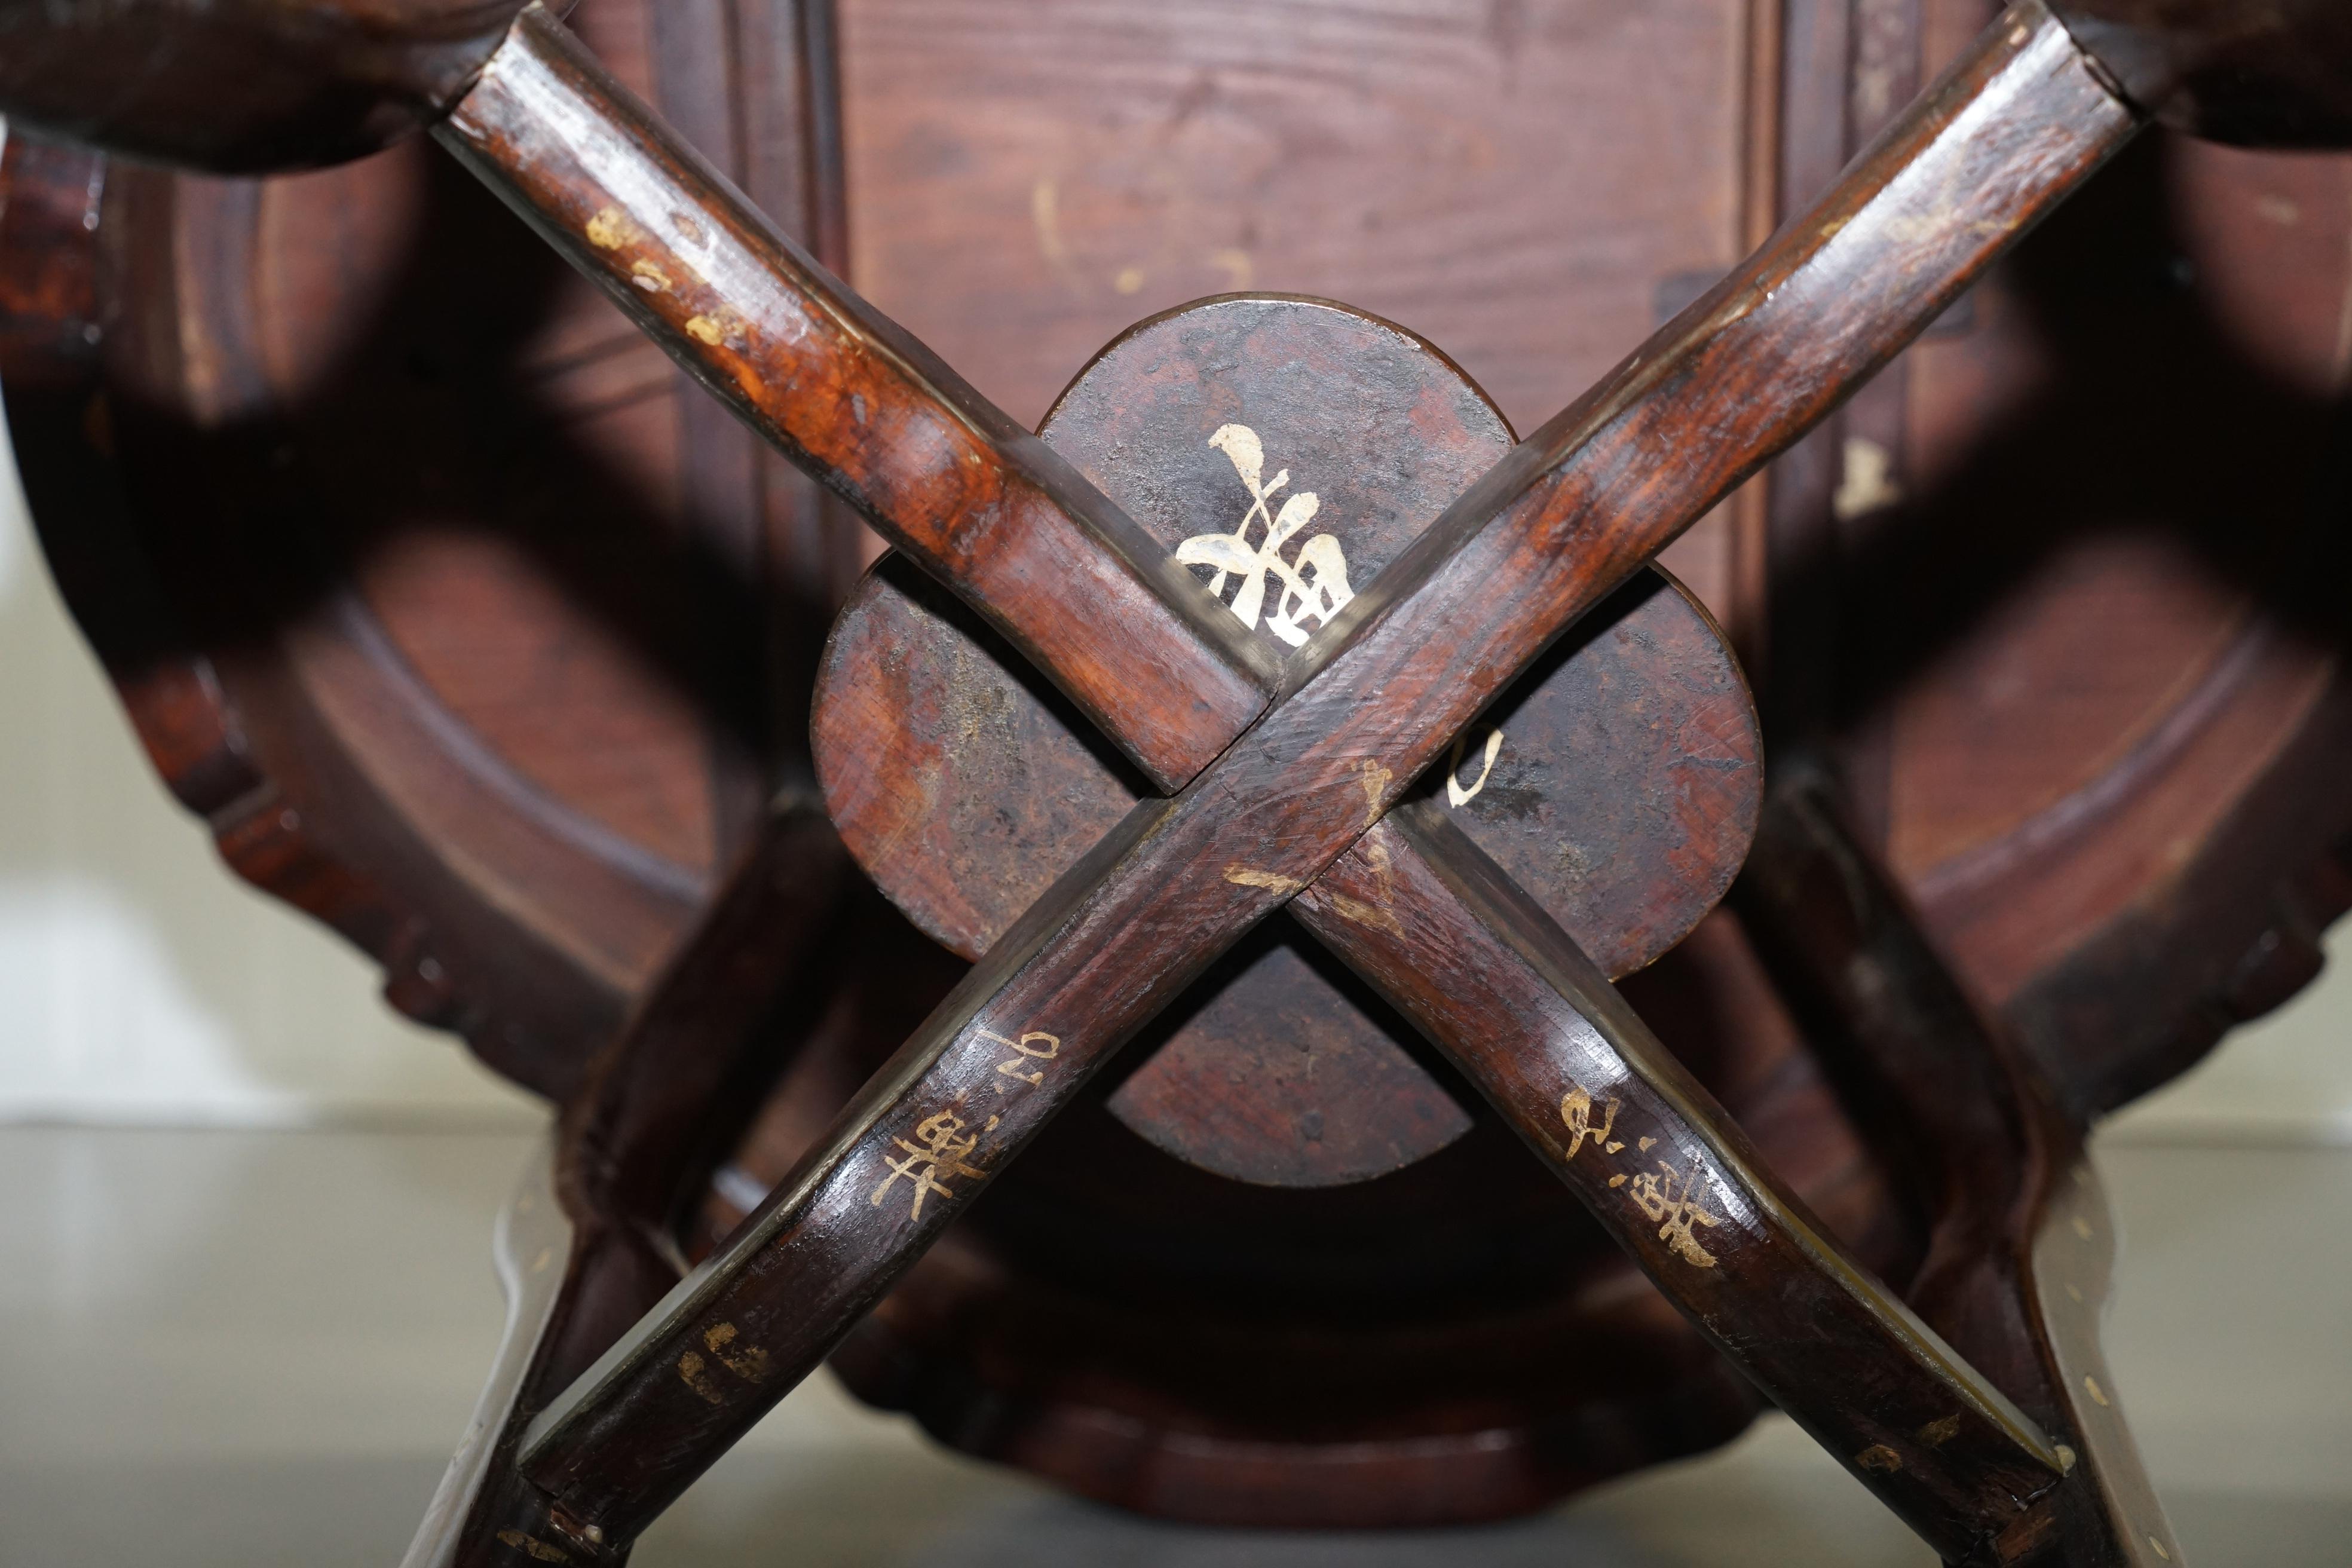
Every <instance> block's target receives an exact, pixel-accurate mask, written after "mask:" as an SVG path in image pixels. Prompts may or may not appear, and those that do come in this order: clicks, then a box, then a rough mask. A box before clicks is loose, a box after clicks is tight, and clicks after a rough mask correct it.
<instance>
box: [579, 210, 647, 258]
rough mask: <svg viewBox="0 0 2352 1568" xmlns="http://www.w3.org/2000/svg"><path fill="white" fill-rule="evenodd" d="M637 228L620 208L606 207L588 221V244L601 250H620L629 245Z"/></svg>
mask: <svg viewBox="0 0 2352 1568" xmlns="http://www.w3.org/2000/svg"><path fill="white" fill-rule="evenodd" d="M636 228H637V226H636V225H635V224H634V223H631V222H630V221H629V215H628V214H626V213H625V212H623V211H622V210H621V209H620V208H618V207H606V208H605V209H604V211H603V212H600V213H598V214H597V215H596V216H594V217H592V218H590V219H589V220H588V229H587V234H588V243H589V244H591V245H593V246H594V247H596V248H597V249H599V250H618V249H620V248H621V247H623V246H625V245H626V244H628V243H629V239H630V237H631V236H633V235H635V233H636Z"/></svg>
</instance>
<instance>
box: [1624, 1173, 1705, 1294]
mask: <svg viewBox="0 0 2352 1568" xmlns="http://www.w3.org/2000/svg"><path fill="white" fill-rule="evenodd" d="M1658 1169H1659V1171H1661V1172H1662V1173H1664V1180H1661V1179H1660V1178H1659V1177H1657V1176H1653V1175H1648V1174H1646V1173H1645V1174H1643V1175H1639V1176H1636V1177H1634V1178H1633V1202H1634V1203H1635V1204H1637V1205H1640V1207H1641V1210H1642V1212H1643V1214H1645V1215H1649V1216H1650V1217H1651V1218H1652V1219H1654V1220H1659V1221H1662V1222H1664V1223H1662V1224H1661V1225H1660V1226H1658V1239H1659V1240H1660V1241H1663V1242H1664V1243H1665V1244H1666V1246H1667V1247H1669V1248H1671V1249H1672V1250H1673V1251H1674V1253H1675V1256H1676V1257H1678V1258H1681V1259H1682V1260H1683V1261H1684V1262H1685V1263H1693V1264H1696V1265H1697V1266H1698V1267H1699V1268H1714V1267H1715V1254H1714V1253H1712V1252H1709V1251H1708V1250H1707V1249H1706V1248H1705V1247H1701V1246H1700V1245H1699V1244H1698V1239H1697V1238H1696V1237H1694V1236H1693V1235H1692V1234H1691V1226H1694V1225H1704V1226H1717V1225H1721V1224H1722V1223H1723V1222H1722V1221H1721V1220H1720V1219H1718V1218H1717V1216H1716V1215H1711V1214H1709V1213H1707V1212H1706V1209H1704V1208H1702V1207H1701V1206H1699V1202H1698V1197H1697V1193H1698V1190H1699V1187H1698V1162H1697V1161H1696V1160H1693V1161H1692V1162H1691V1165H1690V1169H1689V1170H1687V1171H1685V1172H1684V1173H1682V1174H1681V1175H1680V1176H1679V1177H1678V1176H1676V1175H1675V1168H1674V1167H1673V1166H1672V1165H1669V1164H1667V1163H1665V1162H1664V1160H1661V1161H1659V1162H1658Z"/></svg>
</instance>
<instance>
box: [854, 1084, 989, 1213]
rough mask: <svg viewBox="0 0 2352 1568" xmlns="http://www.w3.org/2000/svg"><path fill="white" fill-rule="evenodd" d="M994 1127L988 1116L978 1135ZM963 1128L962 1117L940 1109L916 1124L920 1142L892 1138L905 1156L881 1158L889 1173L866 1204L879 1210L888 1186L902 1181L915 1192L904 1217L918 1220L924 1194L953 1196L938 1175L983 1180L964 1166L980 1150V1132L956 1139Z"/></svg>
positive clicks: (983, 1174)
mask: <svg viewBox="0 0 2352 1568" xmlns="http://www.w3.org/2000/svg"><path fill="white" fill-rule="evenodd" d="M995 1128H996V1118H995V1117H993V1116H992V1117H990V1118H989V1119H988V1125H987V1126H986V1127H983V1128H982V1129H981V1132H990V1131H995ZM963 1129H964V1122H963V1118H962V1117H961V1116H958V1115H957V1114H956V1113H955V1112H953V1111H951V1110H942V1111H940V1112H938V1113H937V1114H935V1115H932V1116H929V1117H927V1118H925V1119H924V1120H923V1121H921V1122H919V1123H918V1124H917V1126H916V1128H915V1136H916V1137H917V1138H919V1139H920V1140H921V1142H919V1143H909V1142H907V1140H905V1139H904V1138H893V1139H892V1140H891V1142H894V1143H896V1144H897V1145H898V1147H899V1148H901V1149H904V1150H905V1151H906V1152H907V1157H906V1158H905V1159H903V1160H893V1159H891V1158H890V1157H889V1156H888V1155H887V1154H885V1155H884V1156H883V1158H882V1163H883V1164H885V1165H887V1167H889V1171H890V1173H889V1174H888V1175H887V1176H885V1177H883V1178H882V1182H881V1184H880V1185H879V1186H877V1187H876V1188H875V1189H874V1195H873V1196H872V1198H871V1199H869V1200H868V1201H869V1202H871V1203H872V1204H873V1205H874V1206H875V1207H876V1208H879V1207H881V1206H882V1199H883V1197H884V1195H885V1194H887V1193H888V1192H889V1191H890V1188H891V1187H892V1185H893V1184H896V1183H898V1182H900V1181H905V1182H907V1183H908V1184H910V1185H912V1186H913V1187H914V1189H915V1201H914V1203H913V1205H911V1206H910V1207H909V1209H908V1215H907V1217H908V1218H909V1219H920V1218H922V1217H923V1198H924V1196H925V1195H926V1194H930V1193H937V1194H940V1196H941V1197H943V1198H952V1197H954V1196H955V1192H954V1190H953V1189H952V1188H950V1187H949V1186H948V1185H947V1184H945V1183H944V1182H942V1181H940V1173H942V1172H945V1173H947V1174H949V1175H950V1176H970V1177H971V1178H972V1179H973V1180H975V1181H980V1180H984V1179H985V1178H986V1176H987V1174H988V1173H986V1172H985V1171H982V1170H980V1169H979V1168H978V1167H976V1166H972V1165H969V1164H966V1163H964V1162H965V1161H967V1160H969V1159H971V1158H972V1156H973V1152H974V1151H975V1150H977V1149H978V1148H979V1147H980V1138H981V1132H973V1133H969V1134H966V1135H965V1136H964V1137H962V1138H958V1137H957V1136H956V1135H957V1134H958V1133H960V1132H962V1131H963Z"/></svg>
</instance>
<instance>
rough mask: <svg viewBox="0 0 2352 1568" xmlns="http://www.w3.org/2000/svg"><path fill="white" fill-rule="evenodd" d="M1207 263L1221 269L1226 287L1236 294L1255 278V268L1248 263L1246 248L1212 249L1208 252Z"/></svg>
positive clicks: (1247, 286) (1246, 287)
mask: <svg viewBox="0 0 2352 1568" xmlns="http://www.w3.org/2000/svg"><path fill="white" fill-rule="evenodd" d="M1209 265H1210V266H1212V267H1216V268H1223V271H1224V274H1225V285H1226V287H1227V288H1228V289H1231V290H1232V291H1233V292H1234V293H1236V294H1239V293H1241V292H1242V291H1244V289H1248V288H1249V287H1250V286H1251V284H1252V283H1254V282H1255V280H1256V278H1257V269H1256V268H1255V267H1253V266H1252V265H1251V264H1250V253H1249V252H1248V251H1246V250H1240V249H1227V250H1213V251H1211V252H1209Z"/></svg>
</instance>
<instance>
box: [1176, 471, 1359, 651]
mask: <svg viewBox="0 0 2352 1568" xmlns="http://www.w3.org/2000/svg"><path fill="white" fill-rule="evenodd" d="M1209 445H1210V446H1212V447H1215V448H1216V449H1217V450H1219V451H1221V452H1223V454H1224V455H1225V457H1226V458H1227V459H1228V460H1229V461H1231V462H1232V464H1233V465H1234V472H1235V473H1237V474H1239V475H1240V476H1241V479H1242V483H1243V484H1244V485H1246V486H1248V487H1249V492H1250V505H1249V510H1247V511H1245V512H1244V513H1243V514H1242V521H1241V526H1240V527H1239V528H1236V529H1234V531H1233V532H1231V533H1202V534H1196V535H1194V536H1193V537H1192V538H1191V539H1188V540H1186V541H1185V542H1183V543H1181V544H1180V545H1178V546H1177V547H1176V559H1177V560H1179V561H1181V562H1182V563H1184V564H1185V565H1187V566H1208V567H1213V568H1214V569H1215V571H1216V576H1214V577H1213V578H1212V579H1211V580H1210V583H1209V593H1210V595H1212V596H1213V597H1215V598H1218V599H1223V597H1224V596H1225V579H1226V578H1228V577H1231V578H1233V579H1234V582H1235V584H1237V586H1236V587H1235V589H1234V599H1233V603H1232V604H1231V605H1227V606H1226V607H1227V608H1228V609H1230V610H1232V611H1233V613H1234V617H1235V618H1236V619H1238V620H1239V621H1240V622H1241V624H1242V625H1244V626H1256V625H1257V621H1258V614H1259V612H1260V611H1261V610H1263V609H1264V608H1265V595H1266V584H1267V581H1268V580H1269V579H1271V580H1272V581H1273V582H1274V583H1275V584H1276V585H1277V586H1278V587H1279V589H1280V592H1279V593H1278V594H1277V595H1276V597H1275V604H1274V609H1273V611H1272V612H1271V613H1270V614H1268V615H1267V616H1266V617H1265V629H1266V630H1268V631H1270V632H1272V633H1273V634H1274V635H1275V636H1276V637H1280V638H1281V639H1282V640H1283V641H1284V642H1286V643H1288V644H1289V645H1290V646H1291V647H1299V646H1301V645H1302V644H1304V643H1305V642H1306V641H1307V627H1306V626H1301V625H1300V624H1299V623H1300V621H1301V619H1302V618H1304V619H1306V620H1311V621H1313V622H1314V623H1315V624H1316V625H1318V626H1322V625H1325V624H1328V622H1329V621H1330V619H1331V617H1332V616H1335V615H1337V614H1339V607H1340V606H1341V605H1345V604H1346V603H1347V602H1348V601H1349V600H1350V599H1352V598H1354V597H1355V596H1356V595H1355V591H1354V590H1353V589H1351V588H1349V586H1348V557H1347V554H1346V552H1343V551H1342V550H1341V549H1340V548H1339V541H1338V540H1337V539H1334V538H1333V537H1332V536H1331V535H1329V534H1328V533H1318V534H1317V535H1316V536H1315V537H1314V538H1312V539H1310V540H1308V541H1307V542H1305V543H1304V544H1302V545H1300V546H1299V547H1298V555H1297V559H1295V560H1291V561H1285V560H1284V559H1283V558H1282V551H1283V547H1284V546H1285V545H1286V544H1288V543H1289V542H1290V541H1291V540H1292V539H1293V538H1295V537H1296V536H1297V534H1298V532H1299V531H1301V530H1302V529H1304V528H1305V527H1306V526H1307V524H1308V523H1310V522H1312V521H1315V513H1316V510H1317V509H1318V508H1319V507H1320V506H1321V505H1322V504H1323V503H1322V502H1321V501H1320V500H1318V499H1317V497H1316V495H1315V493H1314V492H1313V491H1311V490H1308V491H1300V492H1297V493H1294V494H1292V495H1291V496H1290V497H1289V498H1288V499H1287V500H1285V501H1284V502H1283V503H1282V510H1279V511H1276V510H1273V504H1272V503H1273V500H1274V496H1275V492H1276V491H1277V490H1279V489H1282V488H1283V487H1284V486H1285V485H1286V484H1288V483H1289V482H1290V470H1289V469H1287V468H1285V469H1283V470H1282V471H1281V472H1280V473H1278V474H1276V475H1275V476H1274V480H1273V482H1272V483H1270V484H1261V483H1259V479H1260V476H1262V475H1263V474H1264V473H1265V447H1263V446H1262V445H1261V444H1260V443H1259V441H1258V438H1257V432H1256V431H1255V430H1253V429H1251V428H1250V427H1249V426H1246V425H1220V426H1217V430H1216V433H1215V434H1214V435H1213V436H1211V437H1209ZM1259 522H1264V523H1265V540H1264V541H1263V542H1260V543H1258V544H1255V545H1254V544H1252V543H1251V542H1250V540H1249V534H1250V529H1251V527H1252V526H1253V525H1254V524H1255V523H1259Z"/></svg>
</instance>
